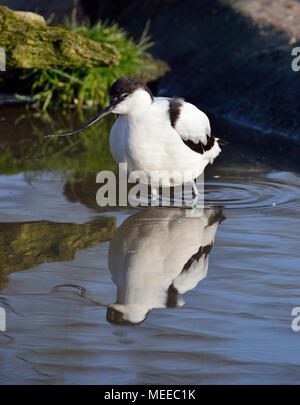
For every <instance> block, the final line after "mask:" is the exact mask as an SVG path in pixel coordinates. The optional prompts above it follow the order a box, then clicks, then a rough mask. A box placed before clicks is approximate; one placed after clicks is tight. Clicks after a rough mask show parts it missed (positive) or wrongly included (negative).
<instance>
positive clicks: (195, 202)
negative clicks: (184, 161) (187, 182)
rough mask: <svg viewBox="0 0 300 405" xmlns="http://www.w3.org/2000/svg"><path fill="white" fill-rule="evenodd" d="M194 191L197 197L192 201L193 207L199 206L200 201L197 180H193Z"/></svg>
mask: <svg viewBox="0 0 300 405" xmlns="http://www.w3.org/2000/svg"><path fill="white" fill-rule="evenodd" d="M193 192H194V195H195V197H194V198H193V201H192V208H195V207H197V202H198V198H199V191H198V189H197V185H196V180H194V181H193Z"/></svg>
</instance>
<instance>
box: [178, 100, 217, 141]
mask: <svg viewBox="0 0 300 405" xmlns="http://www.w3.org/2000/svg"><path fill="white" fill-rule="evenodd" d="M175 130H176V131H177V132H178V134H179V135H180V136H181V138H182V139H183V140H184V141H188V140H190V141H193V142H194V143H196V144H197V143H199V141H200V142H202V143H203V144H204V145H206V143H207V138H206V135H208V136H210V135H211V129H210V123H209V119H208V117H207V116H206V115H205V114H204V112H202V111H200V110H199V109H198V108H197V107H195V106H194V105H193V104H190V103H187V102H185V101H183V102H182V105H181V108H180V114H179V117H178V119H177V121H176V124H175Z"/></svg>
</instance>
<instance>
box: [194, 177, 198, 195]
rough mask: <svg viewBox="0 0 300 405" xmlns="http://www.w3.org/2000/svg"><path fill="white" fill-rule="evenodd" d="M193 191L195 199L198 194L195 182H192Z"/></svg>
mask: <svg viewBox="0 0 300 405" xmlns="http://www.w3.org/2000/svg"><path fill="white" fill-rule="evenodd" d="M193 191H194V194H195V196H196V197H197V195H198V194H199V192H198V189H197V185H196V180H194V181H193Z"/></svg>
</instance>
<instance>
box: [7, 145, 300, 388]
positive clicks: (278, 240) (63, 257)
mask: <svg viewBox="0 0 300 405" xmlns="http://www.w3.org/2000/svg"><path fill="white" fill-rule="evenodd" d="M245 154H246V155H247V153H246V152H245V150H244V149H243V147H240V148H239V147H231V146H230V145H229V146H228V147H227V149H224V152H223V156H222V157H221V158H220V159H219V160H217V161H216V163H215V164H214V165H213V166H211V167H209V168H208V170H207V173H206V175H205V193H206V194H205V204H206V208H205V209H204V210H201V209H198V210H197V211H195V212H194V214H193V215H191V210H190V209H184V208H162V207H157V208H137V209H133V208H122V209H121V208H112V209H105V210H104V209H100V208H97V207H96V206H95V204H94V203H95V201H94V200H95V191H96V190H97V187H96V184H95V183H94V179H95V176H91V177H87V178H85V179H78V178H77V181H76V182H73V181H70V180H69V179H67V178H66V177H65V175H62V173H61V172H60V171H50V170H47V169H44V170H43V171H41V172H39V171H36V172H30V171H28V172H22V171H21V172H18V173H14V174H6V175H4V174H3V175H1V176H0V190H1V192H0V207H1V210H0V222H1V223H0V238H1V239H0V249H1V251H0V261H1V272H0V289H1V290H0V306H1V307H3V308H5V310H6V329H7V330H6V332H0V358H1V363H0V364H1V365H0V383H1V384H11V383H17V384H67V383H71V384H157V383H160V384H233V383H237V384H250V383H251V384H253V383H255V384H298V383H299V378H300V357H299V349H300V341H299V338H300V331H299V332H294V331H293V330H292V328H291V322H292V320H293V316H292V315H291V311H292V309H293V308H294V307H297V306H300V268H299V263H300V261H299V258H300V252H299V238H300V226H299V214H300V207H299V196H300V187H299V177H300V176H299V173H298V172H297V171H296V170H289V171H286V170H285V166H284V165H283V167H278V161H276V164H273V162H272V161H270V162H269V161H268V162H266V161H265V159H264V158H261V157H260V156H257V155H255V153H252V154H250V152H249V154H248V156H247V159H245ZM260 158H261V159H260ZM279 166H280V165H279ZM275 167H276V169H275ZM93 204H94V205H93Z"/></svg>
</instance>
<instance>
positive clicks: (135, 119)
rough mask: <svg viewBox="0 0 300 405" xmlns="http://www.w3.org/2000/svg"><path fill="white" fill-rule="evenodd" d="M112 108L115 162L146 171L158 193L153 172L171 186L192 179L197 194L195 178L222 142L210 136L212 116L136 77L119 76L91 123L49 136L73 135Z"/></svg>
mask: <svg viewBox="0 0 300 405" xmlns="http://www.w3.org/2000/svg"><path fill="white" fill-rule="evenodd" d="M110 113H113V114H117V115H118V118H117V120H116V122H115V124H114V125H113V127H112V129H111V133H110V149H111V153H112V155H113V157H114V159H115V161H116V162H117V163H127V165H128V170H129V171H130V172H132V171H136V170H139V171H142V172H143V173H145V175H146V176H147V182H150V180H151V182H152V184H153V188H152V192H153V194H154V195H156V194H157V186H158V184H159V182H158V184H157V182H156V183H155V182H154V180H153V177H152V175H153V173H159V175H158V177H159V178H160V182H161V184H162V185H163V186H167V187H168V186H170V185H176V184H182V183H185V182H192V183H193V189H194V192H195V194H198V191H197V188H196V185H195V183H194V179H196V178H197V177H198V176H200V174H201V173H202V172H203V170H204V168H205V167H206V166H207V164H208V163H212V162H213V161H214V159H215V158H216V157H217V156H218V155H219V153H220V151H221V149H220V147H219V145H222V144H224V142H223V141H222V140H219V139H217V138H215V137H214V136H213V135H212V133H211V129H210V123H209V119H208V117H207V116H206V115H205V114H204V113H203V112H202V111H200V110H199V109H198V108H197V107H195V106H194V105H193V104H190V103H188V102H185V101H184V100H182V99H179V98H168V97H153V95H152V93H151V91H150V90H149V88H148V87H147V86H146V84H145V83H144V82H143V81H142V80H140V79H138V78H136V77H122V78H120V79H118V80H117V81H116V82H115V83H114V84H113V85H112V87H111V89H110V105H109V106H108V107H106V108H105V109H104V110H103V111H102V112H100V113H99V114H98V115H97V116H96V117H95V118H94V119H92V120H91V121H89V122H88V123H87V124H85V125H83V126H82V127H81V128H78V129H76V130H74V131H71V132H67V133H65V134H59V135H49V136H69V135H72V134H75V133H77V132H79V131H82V130H83V129H85V128H87V127H89V126H90V125H93V124H94V123H96V122H97V121H98V120H100V119H101V118H102V117H104V116H106V115H108V114H110ZM166 173H167V174H168V175H167V176H165V174H166ZM154 183H155V184H154Z"/></svg>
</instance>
